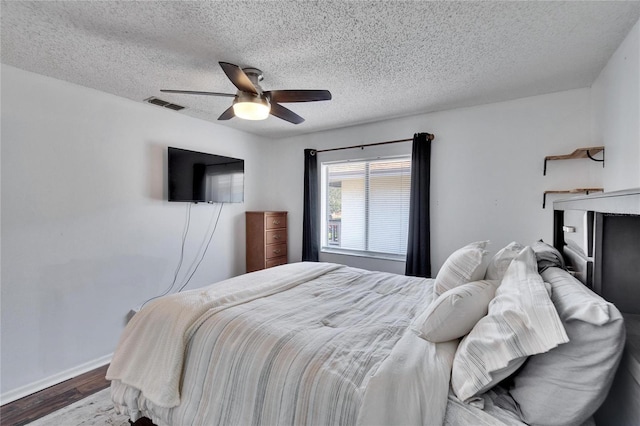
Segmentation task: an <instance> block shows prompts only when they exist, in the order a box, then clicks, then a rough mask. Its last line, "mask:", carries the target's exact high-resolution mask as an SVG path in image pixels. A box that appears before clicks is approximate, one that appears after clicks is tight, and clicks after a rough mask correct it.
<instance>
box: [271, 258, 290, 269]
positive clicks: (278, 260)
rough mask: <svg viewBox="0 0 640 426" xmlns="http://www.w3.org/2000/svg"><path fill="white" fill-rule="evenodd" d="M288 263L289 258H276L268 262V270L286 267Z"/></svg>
mask: <svg viewBox="0 0 640 426" xmlns="http://www.w3.org/2000/svg"><path fill="white" fill-rule="evenodd" d="M285 263H287V256H284V257H276V258H274V259H269V260H267V262H266V266H267V268H273V267H274V266H278V265H284V264H285Z"/></svg>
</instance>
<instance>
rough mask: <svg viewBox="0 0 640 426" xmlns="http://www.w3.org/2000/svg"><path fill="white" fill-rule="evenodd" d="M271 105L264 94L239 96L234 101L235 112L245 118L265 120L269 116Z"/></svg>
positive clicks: (239, 116) (237, 115)
mask: <svg viewBox="0 0 640 426" xmlns="http://www.w3.org/2000/svg"><path fill="white" fill-rule="evenodd" d="M270 111H271V105H269V101H267V99H266V98H265V97H264V96H260V97H257V96H256V97H246V96H242V97H239V98H238V99H237V100H236V101H235V102H234V103H233V113H234V114H235V116H236V117H238V118H242V119H245V120H264V119H266V118H267V117H269V112H270Z"/></svg>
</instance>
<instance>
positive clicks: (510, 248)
mask: <svg viewBox="0 0 640 426" xmlns="http://www.w3.org/2000/svg"><path fill="white" fill-rule="evenodd" d="M523 248H524V246H523V245H522V244H520V243H517V242H515V241H513V242H511V243H509V244H507V246H506V247H504V248H503V249H501V250H500V251H499V252H497V253H496V254H495V256H493V257H492V258H491V260H490V261H489V264H488V265H487V272H486V274H485V275H484V279H485V280H501V279H502V277H504V273H505V272H506V271H507V268H508V267H509V265H510V264H511V261H512V260H513V259H515V258H516V256H518V254H519V253H520V252H521V251H522V249H523Z"/></svg>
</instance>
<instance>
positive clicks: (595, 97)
mask: <svg viewBox="0 0 640 426" xmlns="http://www.w3.org/2000/svg"><path fill="white" fill-rule="evenodd" d="M592 122H593V134H594V136H593V141H594V143H595V144H596V145H603V146H604V147H605V155H606V157H605V158H606V162H605V163H606V164H605V170H604V188H605V191H616V190H622V189H629V188H637V187H640V21H638V23H636V25H635V26H634V27H633V29H632V30H631V31H630V32H629V34H628V35H627V37H626V38H625V40H624V41H623V42H622V44H620V46H619V47H618V49H617V50H616V52H615V53H614V54H613V56H612V57H611V59H610V60H609V62H608V63H607V65H606V66H605V68H604V69H603V70H602V72H601V73H600V75H599V76H598V78H597V79H596V81H595V82H594V83H593V86H592Z"/></svg>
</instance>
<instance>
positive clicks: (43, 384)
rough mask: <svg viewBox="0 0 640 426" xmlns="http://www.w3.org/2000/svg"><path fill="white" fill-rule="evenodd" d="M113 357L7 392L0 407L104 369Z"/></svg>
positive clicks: (1, 399) (79, 366) (2, 397)
mask: <svg viewBox="0 0 640 426" xmlns="http://www.w3.org/2000/svg"><path fill="white" fill-rule="evenodd" d="M112 357H113V354H112V353H111V354H109V355H105V356H103V357H100V358H98V359H94V360H93V361H89V362H85V363H84V364H81V365H78V366H77V367H73V368H70V369H68V370H65V371H62V372H60V373H58V374H54V375H53V376H49V377H46V378H44V379H42V380H38V381H36V382H33V383H29V384H28V385H24V386H20V387H19V388H17V389H13V390H10V391H7V392H5V393H3V394H2V395H0V405H4V404H8V403H9V402H12V401H15V400H17V399H20V398H24V397H25V396H28V395H31V394H32V393H36V392H38V391H41V390H42V389H46V388H48V387H50V386H53V385H57V384H58V383H62V382H64V381H65V380H69V379H72V378H74V377H76V376H79V375H80V374H84V373H87V372H89V371H91V370H95V369H96V368H98V367H102V366H103V365H107V364H109V363H110V362H111V358H112Z"/></svg>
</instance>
